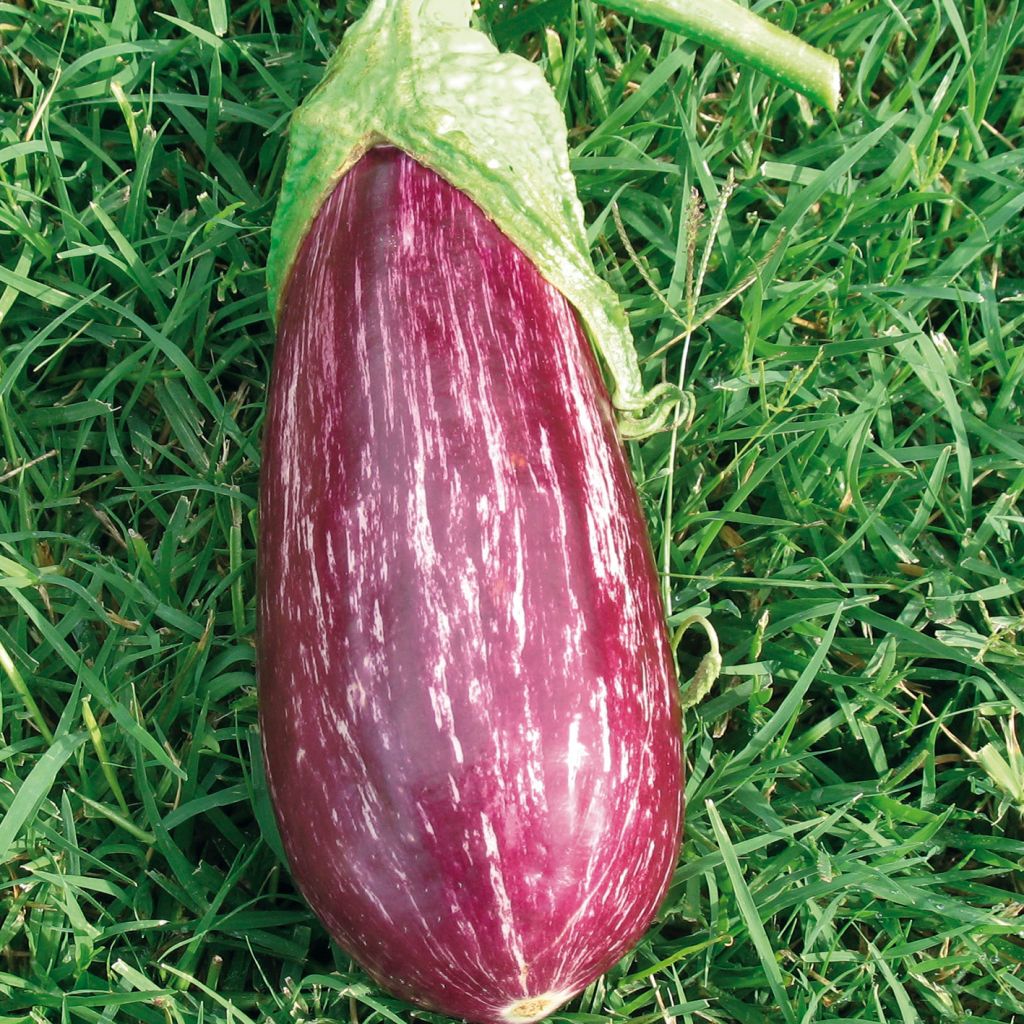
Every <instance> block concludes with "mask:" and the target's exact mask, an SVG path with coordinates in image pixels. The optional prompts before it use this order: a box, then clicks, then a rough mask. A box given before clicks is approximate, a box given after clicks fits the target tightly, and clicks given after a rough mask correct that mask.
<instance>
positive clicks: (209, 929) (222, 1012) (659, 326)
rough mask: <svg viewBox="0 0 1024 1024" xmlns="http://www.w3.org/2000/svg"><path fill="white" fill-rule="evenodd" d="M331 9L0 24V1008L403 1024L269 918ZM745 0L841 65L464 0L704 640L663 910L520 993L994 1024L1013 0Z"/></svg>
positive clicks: (584, 15)
mask: <svg viewBox="0 0 1024 1024" xmlns="http://www.w3.org/2000/svg"><path fill="white" fill-rule="evenodd" d="M349 13H350V12H348V11H347V10H346V9H344V8H331V7H329V6H326V5H325V7H323V8H320V7H319V6H318V5H316V4H312V3H308V2H306V0H301V2H296V0H283V2H279V3H275V4H273V5H272V4H271V3H269V0H249V2H245V3H239V4H237V5H230V6H229V5H227V4H226V2H225V0H209V2H208V3H196V2H193V0H164V2H161V3H156V4H151V5H150V4H147V5H143V6H138V5H137V4H136V3H135V2H134V0H117V2H116V3H112V4H97V5H90V4H87V3H80V2H77V0H66V2H65V0H59V2H58V0H42V2H40V3H38V4H32V5H24V6H23V5H21V4H18V3H13V2H5V3H0V111H2V114H0V454H2V458H0V687H2V688H0V697H2V702H0V710H2V737H3V738H2V747H0V862H2V863H3V864H4V871H3V879H2V882H0V892H2V903H0V951H2V952H0V1024H11V1022H15V1021H16V1022H19V1024H20V1022H22V1021H54V1022H56V1021H60V1022H62V1024H63V1022H87V1024H94V1022H95V1024H100V1022H103V1024H107V1022H114V1021H117V1022H118V1024H127V1022H136V1021H137V1022H143V1024H193V1022H194V1024H200V1022H202V1024H248V1022H257V1021H261V1022H262V1021H266V1020H270V1021H274V1022H281V1024H284V1022H286V1021H289V1022H290V1021H312V1020H317V1019H329V1020H339V1019H346V1020H349V1021H352V1022H353V1024H355V1022H356V1021H359V1022H363V1024H366V1022H369V1021H370V1020H371V1019H373V1020H374V1021H380V1020H384V1019H387V1020H395V1019H396V1018H397V1019H399V1020H407V1019H411V1017H412V1014H413V1011H412V1010H411V1008H409V1007H407V1006H405V1005H404V1004H402V1003H400V1002H398V1001H397V1000H395V999H393V998H391V997H389V996H387V995H385V994H383V993H381V992H379V991H377V990H375V989H374V988H373V987H372V986H371V985H369V984H368V983H367V982H366V980H365V978H364V977H363V976H362V975H361V974H360V973H359V971H358V969H357V968H355V967H354V965H353V964H352V963H351V962H350V961H349V960H348V958H347V957H346V956H344V955H343V954H341V953H340V952H339V951H338V950H337V949H335V948H334V947H333V946H331V945H330V944H329V942H328V940H327V938H326V936H325V934H324V932H323V930H322V929H321V927H320V926H319V924H318V923H317V922H316V920H315V919H314V918H313V917H312V916H311V914H310V913H309V911H308V910H307V909H306V907H305V906H304V904H303V903H302V902H301V900H300V899H299V898H298V897H297V895H296V893H295V891H294V889H293V888H292V886H291V884H290V881H289V879H288V875H287V872H286V871H285V870H284V869H283V867H282V865H281V862H280V860H279V857H278V855H277V852H276V850H275V847H274V841H273V838H272V835H271V832H270V830H269V829H265V826H267V823H268V821H269V818H268V815H269V807H268V802H267V797H266V793H265V791H264V789H263V788H262V785H261V781H260V775H259V772H258V770H257V768H256V767H255V766H254V757H255V755H256V751H257V746H256V744H257V738H256V734H255V732H254V728H255V721H256V703H255V700H256V698H255V677H254V672H253V646H252V631H253V548H254V537H255V528H256V524H255V521H254V502H255V495H256V485H257V473H258V466H259V437H260V428H261V422H262V416H263V402H264V395H265V390H266V381H267V375H268V371H269V362H270V357H271V351H272V333H271V328H270V325H269V324H268V322H267V315H266V293H265V282H264V272H263V266H264V262H265V256H266V249H267V242H268V224H269V221H270V218H271V216H272V213H273V208H274V201H275V195H276V190H277V185H278V182H279V178H280V174H281V170H282V161H283V157H284V152H285V127H286V123H287V119H288V116H289V113H290V111H291V110H292V109H293V107H294V106H295V104H296V103H297V102H298V101H299V100H300V99H301V98H302V97H303V96H304V95H305V94H306V93H307V92H308V91H309V89H310V88H311V87H312V86H313V85H314V84H315V83H316V81H317V79H318V76H319V75H320V74H321V70H322V67H323V64H324V60H325V58H326V56H327V55H328V53H329V52H330V50H331V48H332V46H333V45H334V44H335V43H336V41H337V40H338V39H339V37H340V35H341V33H342V31H343V28H344V25H345V24H346V23H347V19H348V17H349ZM772 15H773V18H774V19H775V20H777V21H778V22H779V23H782V24H784V25H785V26H787V27H792V26H795V28H796V29H797V30H798V31H799V32H800V33H801V34H802V35H803V36H804V38H806V39H808V40H809V41H811V42H814V43H816V44H817V45H820V46H823V47H826V48H828V49H829V50H830V51H832V52H833V53H835V54H836V55H837V56H838V57H839V59H840V61H841V62H842V65H843V76H844V100H843V103H842V106H841V108H840V111H839V113H838V115H837V116H836V117H835V118H833V117H831V116H829V115H826V114H824V113H823V112H821V111H819V110H816V109H811V108H809V107H808V106H807V105H806V104H805V103H803V102H802V101H800V100H797V99H796V98H795V97H794V96H793V94H792V93H790V92H788V91H786V90H783V89H781V88H779V87H775V86H773V85H772V84H770V83H769V82H768V81H767V80H766V79H765V78H764V77H762V76H760V75H757V74H752V73H742V72H737V70H736V69H735V68H734V67H732V66H730V65H729V64H728V63H727V62H725V61H723V60H722V59H721V58H719V57H717V56H714V55H712V54H709V53H708V52H706V51H705V50H703V49H701V48H697V47H694V46H692V45H690V44H688V43H686V42H685V41H684V40H682V39H680V38H679V37H676V36H672V35H670V34H663V33H660V32H657V31H654V30H651V29H649V28H646V27H644V26H642V25H639V24H633V23H629V22H626V21H624V20H621V19H618V18H616V17H614V16H607V15H606V13H605V12H603V11H598V10H595V9H594V8H593V7H592V6H590V5H589V4H586V3H580V4H575V3H570V2H569V0H545V2H543V3H537V4H534V5H531V6H525V5H523V6H519V7H515V6H512V5H507V4H504V3H496V2H493V0H484V2H483V3H482V5H481V9H480V11H479V17H480V21H481V23H482V25H483V26H484V27H486V28H488V29H489V30H490V32H491V33H492V34H493V36H494V37H495V38H496V39H497V41H498V42H499V44H500V45H501V46H502V47H503V48H506V49H515V50H517V51H519V52H522V53H524V54H527V55H529V56H531V57H532V58H534V59H537V60H540V61H542V62H543V64H544V66H545V68H546V70H547V72H548V74H549V77H550V78H551V80H552V84H553V86H554V88H555V90H556V93H557V95H558V96H559V98H560V99H561V100H562V101H563V104H564V107H565V111H566V116H567V119H568V122H569V125H570V128H571V142H572V145H573V147H574V150H573V158H574V168H575V171H576V173H577V176H578V181H579V188H580V192H581V196H582V197H583V199H584V201H585V203H586V206H587V213H588V221H589V225H590V237H591V241H592V243H593V249H594V255H595V260H596V262H597V264H598V266H599V268H600V269H601V271H602V273H603V274H605V275H606V277H607V278H608V279H609V280H610V281H611V282H612V284H613V285H614V287H615V288H616V289H617V290H618V292H619V293H620V295H621V296H622V297H623V299H624V301H625V302H626V303H627V306H628V309H629V312H630V316H631V318H632V323H633V326H634V330H635V335H636V337H637V343H638V348H639V350H640V352H641V355H642V356H643V357H644V360H645V368H646V372H647V374H648V375H649V378H650V380H651V381H652V382H653V381H654V380H656V379H658V378H661V377H662V376H664V377H666V378H667V379H670V380H678V379H682V380H683V382H684V385H685V387H686V388H687V390H688V391H689V393H690V394H691V395H692V410H691V412H692V415H691V417H690V419H689V422H688V423H687V424H686V425H685V427H684V428H683V429H680V430H678V431H676V432H675V433H666V434H662V435H659V436H657V437H655V438H653V439H651V440H650V441H648V442H646V443H644V444H643V445H641V446H634V447H633V448H632V449H631V457H632V460H633V466H634V469H635V472H636V477H637V480H638V483H639V486H640V489H641V494H642V497H643V500H644V503H645V507H646V510H647V512H648V514H649V518H650V522H651V529H652V539H653V542H654V546H655V550H656V551H657V552H658V555H659V559H660V561H661V564H662V566H663V568H664V570H665V571H666V580H667V590H668V592H669V595H670V606H671V607H670V614H671V617H672V619H673V621H675V622H679V621H681V620H682V619H683V618H685V617H686V616H687V615H688V614H689V613H691V612H693V611H695V610H698V611H704V612H706V613H707V614H709V615H710V618H711V620H712V621H713V622H714V624H715V626H716V628H717V631H718V635H719V637H720V640H721V645H722V654H723V658H724V665H725V667H724V671H723V676H722V679H721V681H720V683H719V685H718V686H717V687H716V688H715V689H714V690H713V691H712V693H711V694H710V696H709V697H708V698H707V699H706V700H705V701H704V702H703V703H702V704H701V705H699V706H698V707H697V708H695V709H693V710H692V711H690V712H688V713H687V751H688V766H689V780H688V785H687V797H688V814H687V841H686V844H685V848H684V851H683V854H682V858H681V861H680V864H679V868H678V870H677V873H676V875H675V879H674V882H673V885H672V888H671V893H670V897H669V899H668V901H667V903H666V905H665V907H664V910H663V912H662V914H661V916H660V918H659V921H658V923H657V924H656V926H655V927H654V928H653V929H652V930H651V932H650V933H649V934H648V936H647V937H646V938H645V940H644V941H643V943H642V944H641V945H640V947H639V948H638V949H637V950H636V951H635V952H634V953H632V954H631V955H630V956H628V957H627V958H626V959H625V960H624V961H623V962H622V963H621V964H620V965H619V966H617V967H616V968H615V969H614V970H613V971H612V972H611V973H610V974H609V975H608V976H606V977H605V978H603V979H602V980H600V981H599V982H597V983H596V984H595V985H593V986H592V987H591V988H590V989H589V990H588V991H587V992H585V993H584V994H583V995H582V996H581V997H580V998H579V999H577V1000H575V1001H574V1002H573V1003H572V1004H570V1005H569V1006H568V1007H567V1008H566V1009H565V1010H564V1011H563V1012H561V1013H560V1014H559V1019H560V1020H562V1021H566V1022H567V1021H576V1022H579V1024H588V1022H596V1021H599V1020H600V1021H606V1020H620V1019H628V1020H631V1021H636V1022H655V1021H677V1022H680V1024H683V1022H685V1024H691V1022H701V1021H718V1022H723V1024H725V1022H737V1024H762V1022H766V1024H767V1022H784V1024H809V1022H827V1021H838V1020H843V1021H864V1022H868V1021H870V1022H893V1024H896V1022H902V1024H918V1022H931V1021H936V1022H939V1021H963V1020H966V1019H968V1018H970V1019H971V1020H973V1021H991V1022H998V1024H1008V1022H1011V1024H1012V1022H1020V1021H1024V940H1022V938H1021V935H1022V932H1024V914H1022V913H1021V912H1022V910H1024V895H1022V892H1024V870H1022V867H1024V829H1022V814H1024V756H1022V753H1021V746H1020V744H1021V735H1022V722H1024V649H1022V646H1021V644H1022V637H1021V630H1022V629H1024V606H1022V594H1024V505H1022V494H1024V330H1022V327H1024V246H1022V242H1024V128H1022V122H1024V48H1022V47H1024V37H1022V33H1024V14H1022V11H1021V9H1020V6H1019V2H1018V0H992V2H990V3H983V2H972V0H968V2H967V3H966V4H956V3H953V2H950V0H885V2H881V0H871V2H869V0H839V2H838V3H835V4H802V5H798V6H795V5H792V4H788V5H784V6H783V5H780V6H778V7H777V8H775V9H773V11H772ZM545 28H552V29H554V31H555V32H556V33H557V34H558V39H559V43H560V45H558V46H556V45H554V40H553V38H552V37H551V36H550V35H548V36H546V35H545V34H544V30H545ZM726 198H727V201H726ZM698 286H699V287H698ZM696 321H702V322H701V323H699V325H697V326H694V324H695V322H696ZM684 357H685V358H684ZM703 649H704V641H703V640H702V639H701V634H700V631H699V630H691V631H690V632H688V633H687V634H686V637H685V638H684V641H683V645H682V647H681V649H680V659H681V662H682V664H683V668H684V671H687V672H688V671H691V670H692V669H693V668H694V666H695V665H696V663H697V661H698V660H699V658H700V656H701V654H702V653H703ZM261 834H262V835H264V836H265V837H266V838H261ZM418 1016H420V1017H426V1018H428V1019H429V1015H424V1014H419V1015H418Z"/></svg>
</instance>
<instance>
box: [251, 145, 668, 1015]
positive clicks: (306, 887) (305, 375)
mask: <svg viewBox="0 0 1024 1024" xmlns="http://www.w3.org/2000/svg"><path fill="white" fill-rule="evenodd" d="M263 458H264V461H263V467H262V480H261V495H260V542H259V566H260V572H259V683H260V720H261V729H262V737H263V744H264V753H265V762H266V770H267V778H268V783H269V788H270V793H271V797H272V801H273V805H274V807H275V811H276V815H277V821H278V825H279V828H280V832H281V837H282V841H283V845H284V849H285V852H286V855H287V858H288V862H289V864H290V866H291V870H292V873H293V875H294V878H295V880H296V882H297V884H298V886H299V889H300V890H301V892H302V894H303V895H304V896H305V898H306V900H307V901H308V902H309V904H310V906H311V907H312V908H313V910H314V911H315V912H316V914H317V916H318V917H319V918H320V919H321V920H322V921H323V923H324V924H325V926H326V927H327V929H328V930H329V932H330V934H331V935H332V936H333V937H334V939H335V940H336V941H337V942H338V944H339V945H340V946H341V947H342V948H343V949H345V950H346V951H348V952H349V953H350V954H351V955H352V956H353V957H354V958H355V959H356V960H357V961H358V962H359V963H360V964H361V965H362V966H363V968H365V970H366V971H367V972H368V973H369V974H370V975H371V976H372V977H373V978H374V979H376V981H377V982H379V984H380V985H381V986H383V987H384V988H386V989H388V990H390V991H391V992H394V993H396V994H398V995H399V996H401V997H403V998H405V999H407V1000H409V1001H411V1002H413V1003H416V1004H418V1005H420V1006H423V1007H426V1008H429V1009H431V1010H436V1011H441V1012H443V1013H446V1014H449V1015H451V1016H455V1017H462V1018H466V1019H468V1020H471V1021H478V1022H481V1024H492V1022H493V1024H497V1022H508V1021H522V1022H526V1021H532V1020H537V1019H539V1018H540V1017H542V1016H545V1015H546V1014H548V1013H550V1012H552V1011H553V1010H554V1009H555V1008H556V1007H557V1006H559V1005H561V1004H562V1003H563V1002H565V1001H566V1000H568V999H569V998H570V997H572V996H573V995H575V994H577V993H578V992H579V991H581V990H582V989H583V988H584V987H585V986H586V985H588V984H589V983H590V982H592V981H593V980H594V979H595V978H597V977H598V976H599V975H600V974H602V973H603V972H604V971H606V970H608V968H609V967H611V966H612V965H613V964H614V963H615V962H616V961H617V960H618V959H619V958H620V957H622V955H623V954H624V953H626V952H627V951H628V950H629V949H630V948H631V947H632V946H633V944H635V943H636V942H637V940H638V939H639V938H640V937H641V935H642V934H643V932H644V930H645V929H646V928H647V927H648V926H649V924H650V922H651V921H652V919H653V917H654V915H655V913H656V911H657V908H658V906H659V903H660V902H661V900H662V899H663V897H664V895H665V892H666V889H667V886H668V883H669V879H670V877H671V874H672V871H673V867H674V865H675V862H676V857H677V853H678V849H679V842H680V830H681V820H682V818H681V816H682V759H681V752H680V713H679V700H678V692H677V684H676V679H675V674H674V669H673V664H672V658H671V653H670V650H669V646H668V643H667V639H666V633H665V625H664V613H663V608H662V605H661V600H660V595H659V591H658V585H657V577H656V572H655V566H654V561H653V558H652V553H651V548H650V543H649V540H648V536H647V529H646V524H645V521H644V517H643V514H642V511H641V508H640V504H639V501H638V498H637V494H636V491H635V488H634V485H633V481H632V478H631V475H630V470H629V466H628V463H627V460H626V457H625V454H624V451H623V447H622V444H621V441H620V439H619V434H618V431H617V427H616V419H615V413H614V410H613V408H612V403H611V400H610V398H609V393H608V390H607V389H606V386H605V384H604V381H603V379H602V374H601V370H600V368H599V365H598V362H597V360H596V358H595V355H594V353H593V351H592V348H591V345H590V343H589V342H588V338H587V336H586V334H585V333H584V330H583V329H582V328H581V324H580V321H579V318H578V316H577V313H576V311H575V310H574V308H573V306H572V305H571V304H570V303H569V302H568V301H567V299H566V298H565V296H564V295H563V294H562V293H561V292H560V291H559V290H557V289H556V288H555V287H553V286H552V284H550V283H549V282H548V281H547V280H545V278H544V277H543V276H542V275H541V273H540V272H539V271H538V268H537V266H536V265H535V262H534V260H532V259H531V258H530V257H529V256H527V255H526V254H524V252H523V251H521V249H520V248H519V247H517V246H516V245H515V244H514V243H513V242H512V241H511V240H510V239H509V238H508V237H507V235H506V234H505V233H504V232H503V231H502V230H500V229H499V227H498V226H497V225H496V224H495V223H494V221H493V220H492V219H491V218H490V217H488V216H487V215H485V213H484V212H483V211H482V210H481V209H480V207H479V206H478V205H477V204H476V203H475V202H474V201H473V200H472V199H471V198H470V197H469V196H467V195H466V194H465V193H464V192H463V191H461V190H460V189H458V188H455V187H454V186H453V185H452V184H450V183H449V182H448V181H447V180H445V179H444V178H443V177H441V176H440V175H438V174H437V173H436V172H435V171H433V170H431V169H429V168H428V167H425V166H424V165H423V164H422V163H420V162H418V161H417V160H415V159H413V158H412V157H411V156H409V155H408V154H407V153H405V152H403V151H401V150H399V149H397V148H394V147H389V146H383V145H381V146H375V147H372V148H369V149H368V150H366V151H365V152H363V154H362V155H361V156H360V158H359V159H358V160H357V161H356V162H355V163H354V164H353V165H352V166H351V167H350V169H348V170H347V172H346V173H345V174H344V175H343V176H342V177H341V178H340V180H339V181H338V182H337V183H336V185H335V186H334V188H333V190H332V191H331V192H330V193H329V195H328V196H327V198H326V200H325V201H324V202H323V204H322V206H321V207H320V209H319V212H318V213H317V214H316V216H315V219H314V220H313V222H312V225H311V227H310V228H309V230H308V232H307V234H306V235H305V237H304V239H303V240H302V242H301V244H300V245H299V246H298V248H297V250H296V254H295V257H294V261H293V264H292V266H291V269H290V272H289V274H288V277H287V281H286V283H285V285H284V287H283V289H282V293H281V297H280V303H279V323H278V340H277V349H276V353H275V362H274V369H273V374H272V381H271V387H270V397H269V406H268V414H267V422H266V426H265V435H264V448H263Z"/></svg>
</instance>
